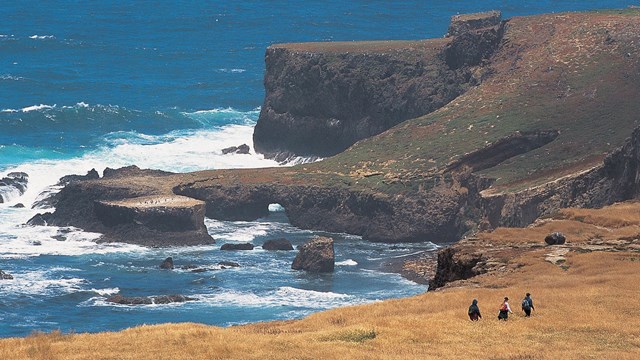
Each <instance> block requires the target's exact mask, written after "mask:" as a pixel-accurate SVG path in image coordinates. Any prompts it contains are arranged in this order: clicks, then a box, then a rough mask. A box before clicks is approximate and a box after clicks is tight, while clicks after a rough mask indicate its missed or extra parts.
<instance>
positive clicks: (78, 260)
mask: <svg viewBox="0 0 640 360" xmlns="http://www.w3.org/2000/svg"><path fill="white" fill-rule="evenodd" d="M635 3H636V5H637V1H636V2H635ZM631 4H634V2H630V1H536V2H533V1H507V0H505V1H484V2H475V1H455V2H451V1H375V0H374V1H362V0H361V1H335V0H328V1H322V2H319V1H318V2H299V1H269V2H264V1H236V2H233V1H136V2H125V1H107V0H91V1H46V2H41V1H4V2H3V4H2V6H1V7H0V18H2V19H3V21H2V22H1V23H0V178H2V177H4V176H6V175H7V174H9V173H11V172H16V171H18V172H25V173H27V174H28V175H29V182H28V188H27V191H26V192H25V193H24V194H23V195H19V194H17V193H16V192H0V196H2V199H3V202H2V203H0V269H2V270H4V271H5V272H7V273H10V274H12V275H13V276H14V279H13V280H0V337H10V336H25V335H28V334H30V333H31V332H33V331H52V330H56V329H60V330H61V331H63V332H71V331H73V332H96V331H107V330H118V329H123V328H127V327H131V326H135V325H140V324H154V323H163V322H182V321H194V322H202V323H206V324H212V325H218V326H229V325H234V324H244V323H250V322H257V321H267V320H274V319H293V318H300V317H303V316H305V315H308V314H310V313H312V312H315V311H320V310H324V309H330V308H334V307H338V306H346V305H353V304H361V303H368V302H374V301H380V300H384V299H388V298H397V297H405V296H411V295H415V294H419V293H422V292H424V291H425V290H426V287H425V286H423V285H418V284H415V283H413V282H410V281H408V280H405V279H403V278H401V277H400V276H399V275H398V274H392V273H388V272H386V271H385V267H384V266H383V265H384V264H385V263H387V262H389V261H392V260H394V259H401V258H402V257H405V256H410V255H412V254H416V253H420V252H424V251H434V250H435V249H436V248H437V246H436V245H435V244H431V243H427V244H400V245H398V246H390V245H386V244H372V243H367V242H364V241H362V239H361V238H360V237H358V236H354V235H348V234H328V233H322V232H313V231H308V230H301V229H297V228H295V227H293V226H291V225H290V224H289V223H288V221H287V218H286V215H285V213H284V212H283V211H282V209H281V208H279V207H278V206H275V205H274V206H273V207H272V210H273V211H272V212H271V213H270V215H269V216H267V217H265V218H263V219H259V220H257V221H252V222H227V221H217V220H214V219H207V227H208V229H209V232H210V233H211V234H212V236H213V237H214V238H215V239H216V240H217V243H216V244H215V245H211V246H198V247H174V248H167V249H155V248H144V247H140V246H135V245H129V244H97V243H95V239H96V238H97V237H98V236H99V234H93V233H87V232H83V231H81V230H80V229H74V228H64V229H61V228H55V227H40V226H34V227H32V226H25V225H24V223H25V222H26V221H27V220H28V219H29V218H30V217H31V216H33V215H34V214H35V213H37V212H41V211H42V210H41V209H31V204H33V203H34V201H36V200H37V199H38V198H39V197H40V194H41V193H42V192H43V191H45V190H46V191H55V188H51V186H52V185H54V184H55V183H56V182H57V180H58V179H59V178H60V177H61V176H64V175H67V174H85V173H86V172H87V171H88V170H90V169H92V168H95V169H96V170H98V171H99V172H100V173H101V172H102V170H103V169H104V168H105V167H111V168H115V167H121V166H126V165H132V164H135V165H137V166H139V167H141V168H155V169H162V170H167V171H175V172H183V171H194V170H201V169H222V168H241V167H267V166H279V165H278V164H276V163H275V162H273V161H271V160H266V159H264V158H263V157H262V156H260V155H256V154H255V153H253V151H252V153H251V154H249V155H239V154H234V155H222V152H221V150H222V149H223V148H225V147H229V146H237V145H240V144H243V143H247V144H249V145H251V136H252V131H253V126H254V125H255V123H256V121H257V118H258V114H259V109H260V108H259V107H260V105H261V103H262V100H263V96H264V90H263V86H262V79H263V75H264V51H265V49H266V47H267V46H269V45H270V44H273V43H282V42H301V41H351V40H392V39H422V38H432V37H441V36H443V34H445V33H446V31H447V26H448V23H449V19H450V16H451V15H455V14H458V13H468V12H476V11H485V10H491V9H499V10H502V12H503V16H504V17H511V16H518V15H530V14H536V13H545V12H560V11H577V10H589V9H599V8H624V7H626V6H628V5H631ZM17 203H22V204H24V205H25V206H26V207H25V208H14V207H12V206H13V205H15V204H17ZM60 234H63V236H59V235H60ZM318 234H319V235H328V236H332V237H334V239H335V241H336V258H337V259H336V261H337V263H336V271H335V273H333V274H330V275H309V274H305V273H301V272H297V271H293V270H291V269H290V264H291V261H292V260H293V257H294V256H295V252H267V251H264V250H262V249H261V248H260V246H259V245H261V244H262V242H263V241H264V240H267V239H271V238H278V237H286V238H287V239H289V240H290V241H291V242H292V243H293V244H294V245H299V244H302V243H304V242H305V241H306V240H308V239H310V238H311V237H313V236H314V235H318ZM61 240H62V241H61ZM227 242H232V243H238V242H251V243H253V244H255V245H257V246H258V247H257V248H256V249H255V250H253V251H240V252H226V251H220V246H221V245H222V244H224V243H227ZM167 256H172V257H173V258H174V261H175V263H176V265H177V266H178V267H181V266H186V265H199V266H209V267H211V266H214V265H215V264H217V263H218V262H219V261H234V262H237V263H239V264H240V267H238V268H233V269H216V270H212V271H208V272H203V273H194V272H191V271H190V270H188V269H186V270H182V269H177V270H174V271H163V270H160V269H159V267H158V265H159V264H160V262H161V261H162V260H163V259H164V258H165V257H167ZM214 267H215V266H214ZM116 293H120V294H123V295H125V296H151V295H167V294H183V295H187V296H190V297H194V298H196V301H193V302H187V303H180V304H168V305H142V306H125V305H114V304H110V303H107V302H106V301H105V299H106V297H107V296H109V295H112V294H116Z"/></svg>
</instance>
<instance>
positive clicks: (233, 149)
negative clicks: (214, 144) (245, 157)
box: [222, 144, 250, 155]
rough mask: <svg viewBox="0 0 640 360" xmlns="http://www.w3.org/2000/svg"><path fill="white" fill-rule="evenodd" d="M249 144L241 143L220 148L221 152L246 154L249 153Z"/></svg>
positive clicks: (225, 153)
mask: <svg viewBox="0 0 640 360" xmlns="http://www.w3.org/2000/svg"><path fill="white" fill-rule="evenodd" d="M249 150H250V148H249V145H247V144H242V145H238V146H230V147H228V148H224V149H222V154H224V155H227V154H248V153H249Z"/></svg>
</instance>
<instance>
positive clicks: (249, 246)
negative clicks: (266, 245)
mask: <svg viewBox="0 0 640 360" xmlns="http://www.w3.org/2000/svg"><path fill="white" fill-rule="evenodd" d="M220 250H230V251H234V250H253V244H251V243H240V244H231V243H226V244H223V245H222V246H221V247H220Z"/></svg>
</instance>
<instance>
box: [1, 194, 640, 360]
mask: <svg viewBox="0 0 640 360" xmlns="http://www.w3.org/2000/svg"><path fill="white" fill-rule="evenodd" d="M567 214H569V215H570V216H569V215H567ZM632 214H635V215H632ZM568 217H573V218H575V217H579V218H582V217H584V218H585V219H587V218H588V219H590V220H589V222H588V223H581V222H580V221H576V220H566V219H565V220H557V221H548V222H547V223H545V224H544V225H540V226H536V227H530V228H527V229H498V230H497V231H495V232H494V233H493V236H494V239H493V240H494V242H495V243H496V244H499V245H502V246H506V245H509V244H512V242H511V241H512V240H513V239H534V238H536V237H538V235H540V234H542V233H546V232H547V231H548V230H549V229H558V230H562V231H564V232H565V234H566V235H567V237H568V238H569V239H572V238H573V239H584V237H580V236H578V235H577V234H579V233H589V232H590V231H593V228H594V227H596V228H599V229H601V230H602V231H609V230H611V231H613V230H615V226H614V229H611V228H606V226H605V225H607V224H609V225H611V224H613V225H616V226H618V225H620V223H617V222H616V221H615V218H617V217H620V218H621V219H625V220H624V224H623V225H620V226H622V227H625V226H632V225H630V224H636V223H637V222H638V221H639V220H640V204H639V203H630V204H629V203H627V204H619V205H616V206H612V207H609V208H605V209H601V210H579V209H569V210H566V211H563V212H561V213H560V215H558V218H568ZM580 224H582V226H583V227H582V228H581V226H580ZM541 229H543V230H541ZM574 232H575V233H574ZM539 233H540V234H539ZM482 236H488V237H491V236H492V234H483V235H482ZM538 239H540V238H539V237H538ZM587 240H588V239H587ZM517 242H518V241H516V243H517ZM550 250H551V249H550V248H544V247H543V248H539V247H533V248H531V249H530V251H526V252H520V253H519V254H520V255H518V256H516V257H515V258H513V259H512V260H511V261H513V262H518V263H521V264H523V265H524V266H523V267H520V268H517V269H514V270H510V271H506V272H494V273H488V274H484V275H481V276H478V277H476V278H475V279H474V283H473V287H472V286H470V285H468V284H469V283H462V284H467V287H451V288H448V289H444V290H441V291H436V292H429V293H426V294H423V295H419V296H415V297H411V298H407V299H398V300H390V301H384V302H380V303H375V304H370V305H364V306H356V307H348V308H342V309H336V310H332V311H326V312H321V313H317V314H314V315H311V316H309V317H307V318H305V319H302V320H299V321H280V322H269V323H258V324H252V325H247V326H238V327H231V328H217V327H212V326H205V325H200V324H191V323H183V324H166V325H155V326H140V327H136V328H132V329H128V330H124V331H121V332H106V333H99V334H72V335H65V334H61V333H59V332H54V333H51V334H35V335H32V336H29V337H27V338H12V339H4V340H0V359H47V360H57V359H496V360H497V359H513V360H516V359H519V360H526V359H638V358H640V296H638V295H639V294H640V292H639V291H638V287H637V284H638V280H639V279H640V276H639V275H638V274H640V253H639V252H636V251H632V250H627V251H619V252H601V251H597V252H591V253H580V252H578V251H572V252H569V253H568V254H567V255H566V258H567V260H566V262H565V263H563V265H562V267H561V266H556V265H553V264H551V263H549V262H547V261H545V260H544V257H545V255H546V254H547V253H548V252H549V251H550ZM454 285H455V284H454ZM525 292H531V293H532V295H533V298H534V301H535V304H536V311H534V313H533V316H532V317H531V318H524V317H523V316H522V312H521V311H520V310H519V303H520V300H521V299H522V296H523V295H524V293H525ZM504 296H509V297H510V299H511V305H512V308H513V310H514V311H515V314H514V315H512V316H511V317H510V318H509V321H508V322H499V321H498V320H497V319H496V315H497V309H498V306H499V305H500V302H501V299H502V297H504ZM473 298H477V299H478V300H479V305H480V309H481V311H482V312H483V315H484V318H483V319H482V320H481V321H479V322H477V323H472V322H470V321H469V320H468V318H467V315H466V309H467V307H468V305H469V303H470V302H471V299H473Z"/></svg>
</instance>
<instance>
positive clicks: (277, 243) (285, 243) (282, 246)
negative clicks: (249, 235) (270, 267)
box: [262, 238, 293, 251]
mask: <svg viewBox="0 0 640 360" xmlns="http://www.w3.org/2000/svg"><path fill="white" fill-rule="evenodd" d="M262 248H263V249H264V250H269V251H274V250H284V251H289V250H293V245H291V242H289V240H287V239H284V238H281V239H269V240H267V241H265V242H264V244H262Z"/></svg>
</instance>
